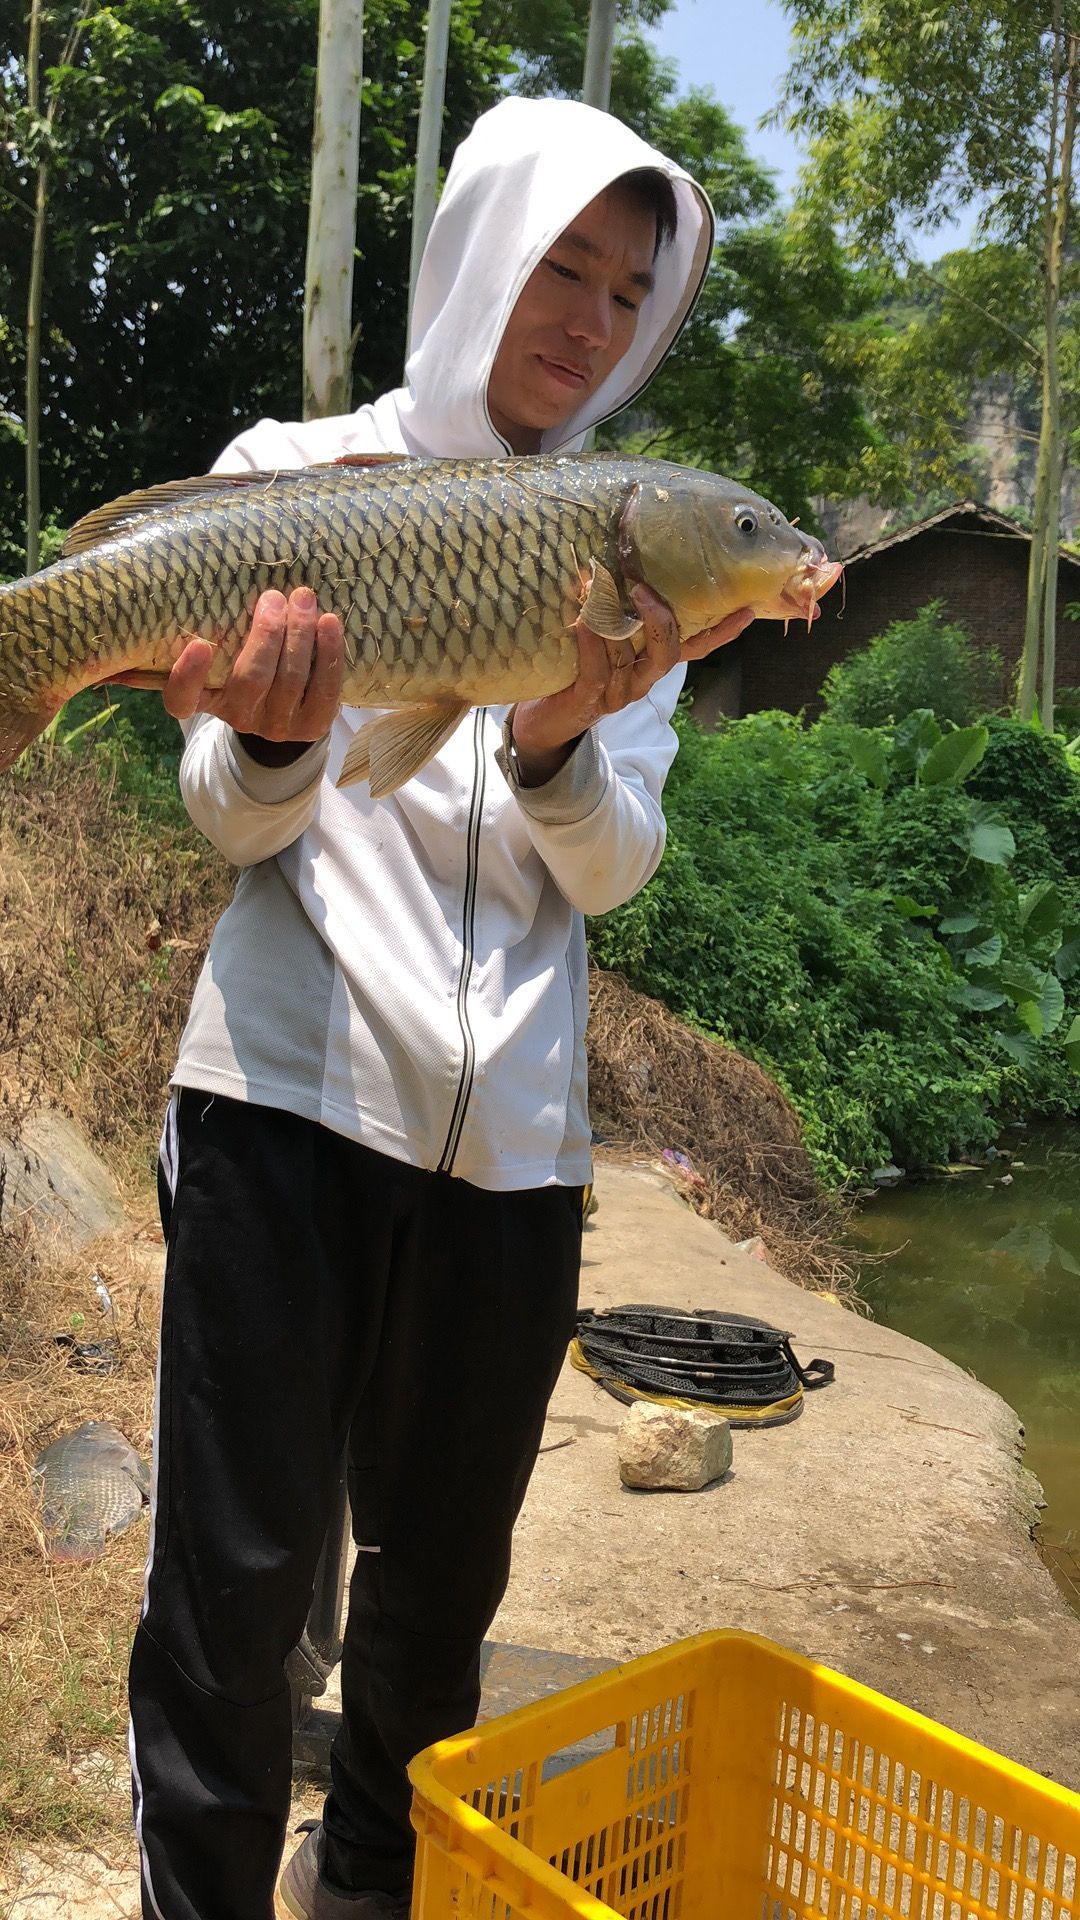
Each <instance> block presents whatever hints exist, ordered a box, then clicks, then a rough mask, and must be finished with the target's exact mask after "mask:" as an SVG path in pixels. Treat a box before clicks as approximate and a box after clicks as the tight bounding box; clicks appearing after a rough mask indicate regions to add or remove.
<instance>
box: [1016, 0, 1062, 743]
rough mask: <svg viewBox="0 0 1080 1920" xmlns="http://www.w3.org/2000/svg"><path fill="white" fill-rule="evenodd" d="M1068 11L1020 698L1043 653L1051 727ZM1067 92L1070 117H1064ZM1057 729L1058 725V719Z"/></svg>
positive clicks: (1022, 707) (1057, 1) (1057, 26)
mask: <svg viewBox="0 0 1080 1920" xmlns="http://www.w3.org/2000/svg"><path fill="white" fill-rule="evenodd" d="M1062 13H1063V9H1062V0H1054V3H1053V36H1054V78H1053V98H1052V109H1051V115H1050V143H1049V150H1048V153H1047V162H1046V207H1045V217H1044V223H1043V236H1044V240H1043V293H1044V325H1045V339H1044V344H1043V381H1042V416H1041V419H1040V423H1039V453H1038V460H1037V463H1036V469H1035V499H1034V510H1033V517H1032V532H1031V552H1030V555H1029V560H1028V586H1027V605H1026V609H1025V616H1024V648H1023V654H1022V656H1021V662H1020V680H1019V687H1018V695H1017V707H1018V711H1019V714H1020V718H1021V719H1022V720H1030V719H1032V717H1033V715H1034V712H1035V699H1036V688H1037V686H1038V679H1039V660H1040V654H1041V655H1042V659H1043V666H1044V672H1043V688H1042V693H1043V701H1042V704H1043V708H1044V711H1043V713H1042V716H1041V717H1042V719H1043V723H1044V725H1045V724H1047V720H1046V712H1045V708H1046V706H1047V695H1048V693H1049V705H1050V708H1051V710H1052V708H1053V675H1054V661H1053V658H1052V657H1051V659H1050V662H1049V672H1047V661H1046V644H1047V636H1048V635H1049V643H1050V647H1051V656H1052V652H1053V645H1054V634H1055V630H1056V618H1057V544H1058V542H1057V522H1058V515H1059V513H1060V495H1061V478H1062V463H1061V451H1060V448H1061V381H1060V373H1059V368H1058V328H1059V319H1060V305H1061V275H1062V266H1063V263H1064V257H1065V236H1066V227H1067V220H1068V203H1069V191H1070V187H1071V177H1072V153H1073V137H1074V131H1075V125H1076V88H1075V78H1076V40H1075V37H1074V36H1073V35H1072V34H1070V35H1069V36H1068V40H1067V41H1066V37H1065V30H1064V26H1063V20H1062ZM1063 93H1064V112H1062V97H1063ZM1059 133H1060V146H1059ZM1048 616H1049V620H1048ZM1049 724H1051V725H1052V724H1053V722H1052V718H1051V720H1050V723H1049Z"/></svg>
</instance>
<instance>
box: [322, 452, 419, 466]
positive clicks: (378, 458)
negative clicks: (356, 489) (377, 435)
mask: <svg viewBox="0 0 1080 1920" xmlns="http://www.w3.org/2000/svg"><path fill="white" fill-rule="evenodd" d="M414 458H415V455H413V454H411V453H339V454H338V457H337V459H336V460H331V461H330V462H329V463H328V464H329V465H330V466H332V467H392V466H395V465H397V463H398V462H399V461H402V460H412V459H414ZM320 464H323V463H321V462H320Z"/></svg>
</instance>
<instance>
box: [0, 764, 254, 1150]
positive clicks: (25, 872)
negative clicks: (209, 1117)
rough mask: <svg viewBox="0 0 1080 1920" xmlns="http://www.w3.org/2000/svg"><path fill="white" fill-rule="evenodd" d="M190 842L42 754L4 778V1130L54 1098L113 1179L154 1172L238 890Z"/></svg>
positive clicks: (0, 1005) (0, 1058) (0, 807)
mask: <svg viewBox="0 0 1080 1920" xmlns="http://www.w3.org/2000/svg"><path fill="white" fill-rule="evenodd" d="M229 888H230V881H229V875H228V871H227V869H226V868H225V866H224V863H223V862H222V861H220V860H219V859H218V858H217V856H216V855H214V854H213V853H212V852H211V850H210V849H209V848H208V847H207V845H206V843H205V841H202V840H201V839H200V838H199V836H198V835H197V834H196V833H195V831H194V829H191V830H190V831H188V832H176V831H172V830H168V829H162V830H160V831H158V830H154V831H150V830H148V828H147V827H146V825H145V824H144V823H143V822H142V821H141V820H140V818H139V816H138V814H137V812H136V811H135V809H134V807H133V806H132V804H131V802H130V801H128V800H127V799H126V798H125V797H124V796H123V795H121V794H119V793H118V792H117V790H116V787H115V783H114V782H111V781H108V780H104V779H103V778H102V777H101V774H100V772H98V771H95V769H94V768H93V767H92V766H90V765H88V764H87V763H86V762H85V761H83V760H81V759H79V758H76V757H74V756H73V755H71V754H66V753H64V752H63V750H62V749H57V748H52V749H49V748H43V747H39V748H38V749H36V750H35V752H33V753H31V754H28V755H26V756H25V757H24V759H23V760H22V761H20V763H19V765H18V768H17V769H16V770H15V772H14V773H13V774H9V775H7V776H5V779H4V781H3V782H2V783H0V1131H4V1132H7V1133H9V1134H10V1133H11V1132H12V1131H14V1130H15V1129H16V1128H17V1123H18V1119H19V1117H20V1115H22V1114H25V1112H26V1111H27V1110H28V1108H29V1107H30V1106H32V1105H34V1104H35V1103H36V1102H37V1101H39V1100H41V1099H43V1098H47V1099H48V1100H49V1101H50V1102H51V1103H52V1104H54V1105H58V1106H63V1107H65V1108H66V1109H67V1111H68V1112H70V1113H71V1114H72V1115H73V1116H74V1117H75V1119H76V1120H78V1121H79V1122H80V1124H81V1125H82V1126H83V1127H84V1129H85V1131H86V1133H87V1135H88V1137H89V1138H90V1139H91V1140H92V1141H93V1142H94V1143H95V1144H97V1145H98V1146H100V1147H102V1148H103V1149H104V1150H105V1152H106V1154H107V1157H108V1160H109V1164H110V1167H111V1168H112V1170H113V1171H114V1173H117V1174H118V1175H119V1174H123V1173H132V1172H134V1171H135V1169H137V1168H138V1167H139V1166H140V1165H141V1167H142V1168H143V1170H144V1172H145V1170H146V1168H147V1166H148V1156H147V1146H148V1142H149V1141H150V1140H151V1139H152V1138H153V1137H154V1131H153V1130H154V1129H155V1128H156V1127H157V1126H158V1125H159V1124H160V1115H161V1109H162V1106H163V1103H164V1098H165V1084H166V1080H167V1078H168V1074H169V1072H170V1070H171V1067H172V1063H173V1060H174V1058H175V1054H176V1045H177V1041H178V1039H179V1035H180V1031H181V1028H182V1026H183V1023H184V1020H185V1018H186V1015H187V1008H188V1004H189V1002H190V999H191V994H192V990H193V988H194V985H195V979H196V976H197V973H198V969H199V966H200V964H201V962H202V956H203V953H204V951H205V947H206V941H207V939H208V937H209V932H210V929H211V927H212V925H213V923H214V920H215V919H216V917H217V915H218V913H219V912H220V911H221V908H222V907H223V906H224V904H225V902H226V900H227V898H228V893H229Z"/></svg>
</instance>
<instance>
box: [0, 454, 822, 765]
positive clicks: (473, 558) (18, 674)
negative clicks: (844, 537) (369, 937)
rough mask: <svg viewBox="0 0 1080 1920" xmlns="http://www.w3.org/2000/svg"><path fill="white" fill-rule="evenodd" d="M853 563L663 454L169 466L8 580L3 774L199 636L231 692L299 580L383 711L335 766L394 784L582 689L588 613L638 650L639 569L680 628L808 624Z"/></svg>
mask: <svg viewBox="0 0 1080 1920" xmlns="http://www.w3.org/2000/svg"><path fill="white" fill-rule="evenodd" d="M841 571H842V569H841V566H840V563H839V562H838V561H835V560H830V559H829V558H828V557H827V555H826V553H825V549H824V547H823V546H822V545H821V542H820V541H818V540H815V539H814V538H813V537H812V536H811V535H808V534H805V533H803V532H802V531H801V530H799V529H797V528H796V527H794V526H792V524H791V523H790V521H788V520H786V519H785V518H784V516H783V514H782V513H780V512H779V511H778V509H777V508H776V507H774V506H771V505H770V504H769V502H768V501H767V500H763V499H761V498H760V497H759V495H757V494H755V493H751V492H750V491H749V490H748V489H747V488H746V487H744V486H742V485H741V484H740V483H739V482H737V481H734V480H725V479H722V478H721V477H720V476H718V475H716V474H710V473H703V472H700V471H698V470H697V469H696V468H690V467H679V466H674V465H671V464H670V463H669V462H667V461H659V460H637V459H620V458H619V457H618V456H614V455H606V454H601V455H592V456H586V457H581V456H577V455H568V456H562V457H560V456H552V457H545V456H538V457H531V456H530V457H528V458H517V459H509V460H465V461H462V460H415V459H411V458H404V457H401V456H397V455H390V456H386V455H380V456H372V457H369V456H366V455H362V456H348V457H347V458H346V460H344V461H341V462H338V463H335V464H334V465H333V466H329V467H327V466H321V467H303V468H299V469H298V470H296V471H295V472H283V473H246V474H221V475H216V476H206V475H204V476H202V477H200V478H197V479H193V480H181V481H169V482H167V483H166V484H165V485H164V486H160V487H152V488H150V489H149V491H147V492H143V493H135V494H129V495H126V496H125V497H124V498H123V499H121V500H116V501H113V502H112V504H111V505H109V506H106V507H102V508H99V509H98V510H97V511H96V512H94V513H91V514H89V515H87V517H86V518H85V519H83V520H80V521H79V522H78V524H77V525H76V526H75V527H74V528H73V530H72V532H71V533H70V534H69V535H68V538H67V541H66V542H65V546H64V553H63V557H62V558H61V559H60V560H58V561H56V562H55V563H54V564H53V565H52V566H50V567H46V568H45V569H44V570H43V571H42V572H41V573H38V574H34V575H32V576H31V577H30V578H28V579H25V580H19V581H15V582H14V583H13V584H11V585H9V586H4V587H0V768H3V767H7V766H10V765H11V764H12V762H13V761H14V760H15V759H16V757H17V756H18V754H19V753H21V751H22V750H23V748H24V747H25V746H27V745H28V744H29V742H30V741H31V740H33V739H34V738H35V737H36V735H38V734H39V733H41V732H42V730H43V729H44V728H45V726H46V725H47V724H48V722H49V720H50V719H51V717H52V715H53V714H54V713H56V712H57V711H58V710H59V708H60V707H61V706H62V705H63V704H64V702H65V701H66V700H70V699H71V697H72V695H73V694H75V693H78V692H80V691H81V690H82V689H83V688H84V687H90V686H95V685H100V684H102V683H105V682H108V681H114V682H115V681H123V682H124V683H126V684H127V685H138V686H149V687H157V688H161V687H162V686H163V685H164V683H165V681H166V679H167V678H168V675H169V671H170V669H171V667H172V666H173V664H174V662H175V661H176V659H177V658H178V657H179V655H180V653H181V651H182V650H183V648H184V646H185V645H186V643H187V642H188V641H189V640H191V639H192V638H195V637H198V638H201V639H205V640H209V641H212V642H213V643H214V644H215V646H216V647H217V650H218V651H217V656H216V658H215V660H214V663H213V666H212V669H211V672H210V676H209V684H210V685H211V686H219V685H221V683H222V682H223V681H224V680H225V678H226V676H227V674H228V671H229V667H230V664H231V662H232V660H233V659H234V657H235V655H236V653H237V651H238V649H239V647H240V645H241V643H242V641H243V639H244V637H245V635H246V633H247V630H248V627H249V624H250V621H251V615H252V612H253V610H254V607H255V603H256V601H257V600H258V597H259V595H260V594H261V593H263V592H264V591H265V590H266V589H267V588H268V587H275V588H278V589H280V590H281V591H282V592H284V593H288V592H289V591H291V589H292V588H294V587H297V586H301V585H306V586H309V587H310V588H311V589H312V590H313V591H314V593H315V596H316V599H317V600H318V604H319V609H320V611H321V612H323V613H336V614H337V615H338V616H339V618H340V619H341V622H342V625H343V627H344V630H345V646H346V674H345V683H344V701H345V704H346V705H347V706H360V707H379V708H389V709H391V711H390V712H388V713H382V714H380V715H379V716H378V717H377V718H376V719H374V720H371V721H369V722H368V723H367V724H366V725H364V726H362V727H361V728H360V730H359V731H358V733H357V735H356V738H355V739H354V741H353V743H352V745H351V747H350V749H349V752H348V753H347V755H346V758H345V762H344V765H343V767H342V770H341V774H340V777H339V781H338V784H339V785H340V786H346V785H348V784H349V782H350V781H352V780H359V779H368V780H369V781H370V786H371V793H372V795H373V797H374V798H379V797H381V796H382V795H384V794H388V793H392V792H393V791H394V790H395V788H397V787H399V786H400V785H401V784H402V783H403V782H404V781H405V780H408V779H409V778H410V777H411V776H412V775H413V774H415V773H418V772H419V771H420V769H421V768H422V767H424V766H426V764H427V762H428V761H429V760H430V759H431V758H432V756H433V755H434V754H435V753H437V752H438V750H439V748H440V747H441V746H442V744H443V742H444V741H445V740H447V739H448V738H449V736H450V734H451V733H452V732H453V731H454V728H455V727H456V726H457V725H458V723H459V721H460V720H461V719H462V718H463V716H464V715H465V713H466V712H467V711H468V709H469V707H471V706H500V705H504V704H509V703H511V702H513V701H517V700H528V699H534V698H536V697H537V696H538V695H541V694H549V693H557V692H559V691H560V689H561V688H563V687H566V686H569V685H570V684H571V682H572V681H573V680H574V679H576V677H577V672H578V652H577V639H576V635H575V633H574V631H573V624H574V621H575V620H576V618H577V617H578V615H579V614H581V615H582V617H583V618H584V620H585V622H586V624H587V625H588V626H589V627H591V628H592V630H593V631H594V632H596V633H598V634H600V635H602V636H603V637H605V638H606V639H610V640H612V641H619V642H623V643H625V644H626V645H627V646H629V647H633V648H634V649H635V651H636V650H638V649H639V648H640V646H641V644H642V642H641V620H640V618H639V617H638V614H637V613H636V611H635V609H634V607H633V605H632V604H631V601H630V598H629V589H630V587H631V585H632V584H633V583H634V582H636V581H644V582H645V583H646V584H647V585H648V586H650V587H651V588H652V589H653V591H654V592H655V593H657V594H659V595H660V597H661V599H663V600H665V601H666V602H667V604H668V606H669V607H670V608H671V609H672V611H673V613H674V614H675V617H676V619H677V621H678V623H679V631H680V634H681V636H682V638H683V639H684V640H687V639H691V638H692V637H693V636H694V635H695V634H698V633H701V632H703V631H704V630H705V629H706V628H707V627H711V626H714V625H715V624H716V623H717V622H718V621H720V620H722V619H723V618H724V616H725V615H726V614H729V613H733V612H735V611H736V609H737V608H739V607H752V608H753V609H754V612H755V613H756V614H757V615H758V616H759V617H761V618H764V619H776V620H784V621H785V622H786V621H787V620H789V619H791V618H793V617H801V618H804V619H805V620H806V621H807V622H808V623H809V621H810V620H812V619H813V616H814V610H815V607H816V605H817V602H818V600H819V599H820V598H821V596H822V594H824V593H827V592H828V590H829V588H830V587H831V586H832V585H833V584H834V582H835V581H836V580H837V579H838V578H839V575H840V573H841Z"/></svg>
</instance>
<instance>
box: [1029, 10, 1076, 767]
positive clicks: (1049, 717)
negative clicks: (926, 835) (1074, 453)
mask: <svg viewBox="0 0 1080 1920" xmlns="http://www.w3.org/2000/svg"><path fill="white" fill-rule="evenodd" d="M1057 3H1058V4H1060V0H1057ZM1064 66H1065V112H1064V121H1063V126H1062V134H1061V165H1060V169H1059V172H1058V177H1057V187H1056V203H1055V207H1054V223H1053V232H1052V234H1051V240H1050V251H1049V256H1048V259H1047V276H1046V277H1047V284H1048V288H1051V287H1052V293H1050V292H1048V295H1047V327H1046V359H1045V364H1046V381H1045V388H1044V390H1045V393H1046V394H1047V396H1048V400H1049V406H1048V421H1047V431H1048V435H1049V439H1050V452H1049V456H1048V459H1047V469H1048V473H1047V491H1048V499H1047V511H1046V529H1045V534H1044V541H1043V569H1042V570H1043V579H1042V589H1043V594H1042V657H1043V680H1042V703H1041V718H1042V723H1043V726H1044V727H1045V728H1046V730H1047V732H1051V731H1052V730H1053V725H1054V674H1055V670H1056V666H1057V579H1058V542H1059V538H1060V531H1061V482H1062V478H1063V473H1064V465H1065V461H1064V451H1065V442H1064V434H1063V431H1062V422H1061V371H1060V361H1059V356H1058V336H1059V332H1060V327H1061V277H1062V272H1063V269H1064V264H1065V245H1066V238H1067V234H1068V221H1069V199H1070V190H1071V185H1072V167H1073V146H1074V143H1075V138H1076V86H1077V39H1076V35H1075V34H1073V33H1070V34H1069V36H1068V40H1067V43H1066V54H1065V62H1064ZM1051 299H1052V302H1053V310H1052V311H1051V310H1050V303H1051ZM1028 591H1029V594H1030V593H1031V591H1032V582H1031V581H1030V580H1029V586H1028Z"/></svg>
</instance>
